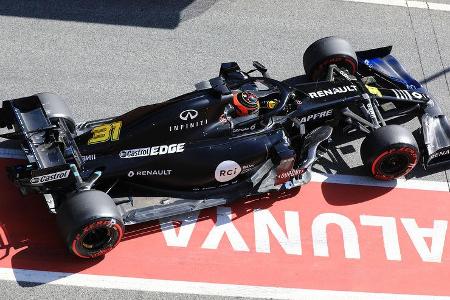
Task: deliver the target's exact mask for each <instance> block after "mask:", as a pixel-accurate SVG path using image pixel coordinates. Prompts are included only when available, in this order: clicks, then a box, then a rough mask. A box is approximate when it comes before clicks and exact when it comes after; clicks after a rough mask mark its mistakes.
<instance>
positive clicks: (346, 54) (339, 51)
mask: <svg viewBox="0 0 450 300" xmlns="http://www.w3.org/2000/svg"><path fill="white" fill-rule="evenodd" d="M333 64H334V65H337V66H338V67H340V68H344V69H346V70H347V71H348V72H349V73H350V74H351V75H354V74H355V73H356V71H357V70H358V58H357V57H356V53H355V51H354V50H353V48H352V46H351V45H350V43H349V42H347V41H346V40H344V39H342V38H339V37H336V36H330V37H325V38H322V39H320V40H317V41H315V42H314V43H312V44H311V45H310V46H309V47H308V48H307V49H306V51H305V53H304V54H303V67H304V69H305V73H306V76H307V77H308V78H309V79H311V80H314V81H318V80H323V79H324V78H325V77H326V75H327V72H328V67H329V66H330V65H333Z"/></svg>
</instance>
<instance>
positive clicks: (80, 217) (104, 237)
mask: <svg viewBox="0 0 450 300" xmlns="http://www.w3.org/2000/svg"><path fill="white" fill-rule="evenodd" d="M57 221H58V225H59V227H60V230H61V233H62V235H63V237H64V240H65V242H66V245H67V247H68V248H69V251H70V252H71V253H72V254H74V255H76V256H78V257H82V258H94V257H98V256H102V255H104V254H106V253H108V252H109V251H111V250H112V249H114V247H116V246H117V244H118V243H119V242H120V240H121V239H122V237H123V233H124V225H123V221H122V218H121V216H120V214H119V212H118V210H117V208H116V205H115V204H114V202H113V200H112V199H111V198H110V197H109V196H108V195H107V194H105V193H103V192H101V191H96V190H89V191H82V192H79V193H76V194H74V195H72V196H70V197H68V198H67V199H65V201H64V202H62V203H61V205H60V207H59V208H58V210H57Z"/></svg>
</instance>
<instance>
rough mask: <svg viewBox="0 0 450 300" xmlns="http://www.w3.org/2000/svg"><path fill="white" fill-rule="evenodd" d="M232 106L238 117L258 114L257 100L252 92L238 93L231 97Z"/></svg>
mask: <svg viewBox="0 0 450 300" xmlns="http://www.w3.org/2000/svg"><path fill="white" fill-rule="evenodd" d="M233 106H234V108H235V109H236V114H237V115H238V116H239V117H242V116H248V115H252V114H256V113H258V111H259V100H258V97H257V96H256V95H255V94H253V93H252V92H248V91H244V92H239V93H235V94H234V95H233Z"/></svg>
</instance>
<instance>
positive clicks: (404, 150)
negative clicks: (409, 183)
mask: <svg viewBox="0 0 450 300" xmlns="http://www.w3.org/2000/svg"><path fill="white" fill-rule="evenodd" d="M392 153H404V154H407V155H408V156H409V158H410V161H412V163H409V164H408V167H407V168H406V170H405V171H404V172H403V173H401V174H399V175H397V176H387V175H384V174H381V173H380V172H379V171H378V167H379V162H380V161H381V159H382V158H384V157H386V156H387V155H390V154H392ZM418 160H419V155H418V153H417V151H416V150H415V149H413V148H411V147H401V148H394V149H390V150H387V151H384V152H383V153H381V154H380V155H379V156H378V157H377V158H376V159H375V160H374V161H373V163H372V174H373V176H374V177H375V178H377V179H381V180H391V179H395V178H398V177H400V176H403V175H406V174H408V173H409V172H410V171H411V170H412V169H413V168H414V167H415V166H416V164H417V162H418Z"/></svg>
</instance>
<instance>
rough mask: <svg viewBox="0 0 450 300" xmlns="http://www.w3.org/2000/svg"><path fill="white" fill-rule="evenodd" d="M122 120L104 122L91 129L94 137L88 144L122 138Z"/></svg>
mask: <svg viewBox="0 0 450 300" xmlns="http://www.w3.org/2000/svg"><path fill="white" fill-rule="evenodd" d="M121 128H122V121H117V122H113V123H109V124H102V125H100V126H97V127H94V128H93V129H92V130H91V133H92V137H91V138H90V139H89V140H88V145H92V144H98V143H104V142H107V141H113V142H114V141H118V140H119V138H120V129H121Z"/></svg>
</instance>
